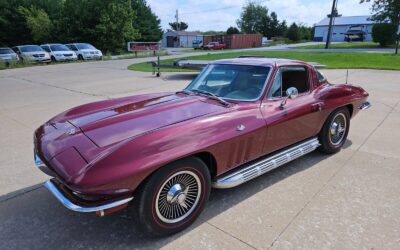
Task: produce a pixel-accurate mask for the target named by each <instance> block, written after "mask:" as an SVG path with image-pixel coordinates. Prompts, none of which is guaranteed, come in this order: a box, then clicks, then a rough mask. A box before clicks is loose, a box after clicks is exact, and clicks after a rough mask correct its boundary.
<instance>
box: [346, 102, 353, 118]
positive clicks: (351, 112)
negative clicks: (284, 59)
mask: <svg viewBox="0 0 400 250" xmlns="http://www.w3.org/2000/svg"><path fill="white" fill-rule="evenodd" d="M346 108H347V109H348V110H349V113H350V117H352V116H353V105H352V104H348V105H346Z"/></svg>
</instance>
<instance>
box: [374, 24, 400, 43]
mask: <svg viewBox="0 0 400 250" xmlns="http://www.w3.org/2000/svg"><path fill="white" fill-rule="evenodd" d="M396 31H397V29H396V26H394V25H392V24H389V23H376V24H374V26H372V39H373V40H374V42H376V43H379V44H380V45H381V46H382V47H385V46H387V45H391V44H394V43H395V42H396Z"/></svg>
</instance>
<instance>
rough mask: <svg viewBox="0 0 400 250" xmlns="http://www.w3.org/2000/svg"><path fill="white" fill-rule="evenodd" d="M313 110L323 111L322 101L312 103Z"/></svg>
mask: <svg viewBox="0 0 400 250" xmlns="http://www.w3.org/2000/svg"><path fill="white" fill-rule="evenodd" d="M311 109H312V111H321V110H322V103H320V102H317V103H314V104H312V105H311Z"/></svg>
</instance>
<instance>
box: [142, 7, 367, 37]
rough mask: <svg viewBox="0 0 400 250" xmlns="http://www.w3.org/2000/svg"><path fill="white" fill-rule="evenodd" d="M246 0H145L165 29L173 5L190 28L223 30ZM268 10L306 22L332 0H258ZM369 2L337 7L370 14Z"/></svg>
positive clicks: (319, 15) (320, 14)
mask: <svg viewBox="0 0 400 250" xmlns="http://www.w3.org/2000/svg"><path fill="white" fill-rule="evenodd" d="M246 1H247V0H236V1H232V0H186V1H183V0H147V2H148V4H150V6H151V8H152V10H153V11H154V12H155V13H156V15H157V16H158V17H159V18H160V19H161V25H162V28H163V29H164V30H166V29H168V28H169V25H168V23H169V22H173V21H174V20H175V12H176V9H178V10H179V19H180V21H184V22H186V23H188V24H189V28H188V31H192V30H201V31H207V30H219V31H225V30H226V29H227V28H228V27H230V26H236V20H237V19H238V18H239V17H240V13H241V11H242V7H243V5H244V4H245V3H246ZM258 2H259V3H261V4H262V5H264V6H266V7H267V8H268V9H269V12H271V11H275V12H276V13H277V15H278V19H279V20H283V19H285V20H286V21H287V22H288V23H292V22H296V23H303V24H306V25H309V26H312V25H314V24H315V23H317V22H319V21H320V20H322V19H323V18H324V17H326V15H327V14H328V13H330V10H331V7H332V0H258ZM370 8H371V4H370V3H364V4H359V0H338V11H339V14H342V15H343V16H359V15H370V13H371V11H370Z"/></svg>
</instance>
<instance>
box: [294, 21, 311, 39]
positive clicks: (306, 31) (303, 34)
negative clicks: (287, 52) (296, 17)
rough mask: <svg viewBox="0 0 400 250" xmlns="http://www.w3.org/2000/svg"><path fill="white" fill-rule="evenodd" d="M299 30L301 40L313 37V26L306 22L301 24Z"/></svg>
mask: <svg viewBox="0 0 400 250" xmlns="http://www.w3.org/2000/svg"><path fill="white" fill-rule="evenodd" d="M298 26H299V32H300V40H307V41H309V40H311V39H312V38H313V35H312V34H311V33H312V28H311V27H307V26H306V25H304V24H299V25H298Z"/></svg>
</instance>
